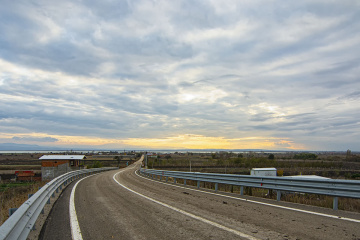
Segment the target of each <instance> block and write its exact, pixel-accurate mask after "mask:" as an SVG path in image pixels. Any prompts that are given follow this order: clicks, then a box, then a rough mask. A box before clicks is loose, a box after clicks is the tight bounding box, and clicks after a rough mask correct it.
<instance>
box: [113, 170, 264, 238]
mask: <svg viewBox="0 0 360 240" xmlns="http://www.w3.org/2000/svg"><path fill="white" fill-rule="evenodd" d="M121 172H122V171H120V172H117V173H115V174H114V175H113V179H114V181H115V182H116V183H117V184H119V185H120V186H121V187H123V188H125V189H126V190H128V191H130V192H132V193H135V194H137V195H139V196H140V197H143V198H145V199H147V200H150V201H152V202H154V203H157V204H159V205H161V206H163V207H167V208H169V209H171V210H174V211H176V212H179V213H182V214H184V215H186V216H188V217H191V218H194V219H196V220H199V221H202V222H204V223H207V224H210V225H212V226H214V227H217V228H220V229H222V230H225V231H228V232H230V233H233V234H235V235H238V236H240V237H242V238H246V239H249V240H258V238H255V237H253V236H251V235H248V234H246V233H242V232H240V231H237V230H234V229H231V228H228V227H225V226H223V225H221V224H218V223H216V222H212V221H210V220H207V219H205V218H202V217H200V216H197V215H194V214H192V213H189V212H186V211H184V210H181V209H179V208H176V207H173V206H170V205H168V204H166V203H163V202H160V201H158V200H155V199H153V198H150V197H148V196H145V195H143V194H141V193H138V192H136V191H134V190H132V189H130V188H128V187H126V186H124V185H123V184H121V183H120V182H119V181H118V180H116V178H115V177H116V175H118V174H119V173H121Z"/></svg>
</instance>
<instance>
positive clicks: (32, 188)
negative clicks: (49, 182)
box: [0, 182, 45, 224]
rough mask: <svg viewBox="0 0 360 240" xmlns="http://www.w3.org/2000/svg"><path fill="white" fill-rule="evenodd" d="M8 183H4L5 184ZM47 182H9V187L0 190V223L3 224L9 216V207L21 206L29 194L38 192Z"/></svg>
mask: <svg viewBox="0 0 360 240" xmlns="http://www.w3.org/2000/svg"><path fill="white" fill-rule="evenodd" d="M4 184H6V183H2V185H4ZM44 184H45V182H34V183H32V184H28V183H27V184H18V185H17V186H15V185H14V184H11V183H8V184H7V185H8V187H4V188H2V190H3V191H1V192H0V201H1V212H0V223H1V224H3V223H4V222H5V221H6V220H7V219H8V218H9V209H10V208H18V207H20V206H21V205H22V204H23V203H24V202H25V201H26V200H27V199H28V194H33V193H35V192H37V190H38V189H39V187H41V186H43V185H44Z"/></svg>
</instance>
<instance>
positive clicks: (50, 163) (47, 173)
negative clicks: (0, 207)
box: [39, 155, 86, 181]
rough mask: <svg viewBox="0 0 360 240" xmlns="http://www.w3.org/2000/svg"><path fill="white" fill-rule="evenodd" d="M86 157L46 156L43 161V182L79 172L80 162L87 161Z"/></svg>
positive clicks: (41, 158)
mask: <svg viewBox="0 0 360 240" xmlns="http://www.w3.org/2000/svg"><path fill="white" fill-rule="evenodd" d="M85 158H86V157H85V155H44V156H42V157H40V158H39V159H40V160H41V176H42V180H43V181H46V180H51V179H54V178H56V177H58V176H60V175H62V174H65V173H67V172H71V171H74V170H79V169H80V168H81V167H80V160H83V159H85Z"/></svg>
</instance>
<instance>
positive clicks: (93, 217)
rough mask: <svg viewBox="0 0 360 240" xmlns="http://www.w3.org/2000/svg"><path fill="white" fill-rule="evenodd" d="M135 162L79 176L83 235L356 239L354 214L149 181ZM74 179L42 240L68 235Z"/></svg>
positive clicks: (358, 228)
mask: <svg viewBox="0 0 360 240" xmlns="http://www.w3.org/2000/svg"><path fill="white" fill-rule="evenodd" d="M137 167H138V163H137V164H136V165H132V166H131V167H128V168H126V169H122V170H117V171H110V172H105V173H101V174H98V175H94V176H91V177H88V178H86V179H84V180H82V181H81V182H79V184H78V186H77V188H76V192H75V208H76V214H77V218H78V222H79V226H80V229H81V235H82V238H83V239H187V240H188V239H336V240H338V239H352V240H354V239H360V222H352V221H348V220H344V219H343V218H344V217H347V218H351V219H358V220H359V219H360V214H357V213H349V212H343V211H334V210H332V209H323V208H316V207H309V206H304V205H298V204H290V203H284V202H280V204H281V205H283V206H287V207H291V208H300V209H303V210H306V211H316V212H320V213H324V214H330V215H337V216H341V218H330V217H324V216H319V215H314V214H311V213H305V212H297V211H293V210H289V209H284V208H277V207H273V206H267V205H262V204H258V203H253V202H250V201H244V200H239V199H233V198H228V197H224V196H219V195H215V194H210V193H213V192H211V191H197V190H196V189H195V188H193V189H186V188H183V187H182V186H179V185H177V186H174V185H173V184H164V183H163V182H162V183H160V182H156V181H150V180H148V179H146V178H143V177H139V176H138V175H136V174H135V170H136V169H137ZM114 175H115V176H114ZM73 185H74V184H71V185H70V186H69V187H68V188H66V189H65V190H64V192H63V195H62V196H61V197H60V198H59V200H58V201H57V202H56V204H55V205H54V208H53V210H52V212H51V214H50V215H49V218H48V221H47V223H46V225H45V227H44V228H43V230H42V234H41V239H71V231H70V223H69V199H70V192H71V190H72V188H73ZM227 195H229V196H236V197H240V196H239V195H238V194H227ZM246 199H248V200H256V201H259V200H260V199H258V198H250V197H247V198H246ZM261 201H264V202H267V203H271V204H278V202H276V201H272V200H261Z"/></svg>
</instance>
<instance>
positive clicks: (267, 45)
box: [0, 0, 360, 150]
mask: <svg viewBox="0 0 360 240" xmlns="http://www.w3.org/2000/svg"><path fill="white" fill-rule="evenodd" d="M2 6H3V7H2V8H1V9H0V31H1V32H2V34H1V36H0V97H1V101H0V133H3V134H22V133H24V134H25V133H34V132H35V133H42V134H49V135H71V136H89V137H100V138H116V139H122V138H140V137H147V138H151V137H169V136H176V135H180V134H199V135H204V136H218V137H225V138H239V137H257V136H260V137H261V136H263V137H269V138H271V137H276V138H284V139H290V140H291V141H292V142H294V143H298V144H299V145H304V146H305V147H306V148H308V149H317V150H343V149H342V147H343V146H345V145H347V147H346V149H347V148H352V149H358V146H359V139H360V136H359V132H360V131H359V130H360V128H359V123H358V120H357V119H359V117H360V116H359V113H360V111H359V110H360V109H359V106H360V105H359V104H357V101H358V100H359V89H360V84H359V79H358V76H359V75H360V68H359V66H360V62H359V59H358V56H357V55H356V54H355V55H354V53H356V52H359V50H360V37H359V35H358V32H359V29H360V24H359V23H360V21H359V20H360V19H359V18H360V17H359V16H360V14H359V10H358V7H357V5H356V3H354V2H353V1H345V2H342V3H336V2H331V3H329V2H324V1H320V0H319V1H305V2H296V3H294V2H291V3H290V2H289V3H284V2H280V1H274V2H272V4H267V5H265V6H264V4H262V3H257V2H249V3H246V2H243V3H238V2H232V1H229V2H227V1H225V2H224V3H221V4H220V3H218V2H216V1H213V2H211V1H210V2H201V1H192V2H189V1H177V2H168V1H158V2H156V3H152V2H137V1H131V2H129V1H116V2H111V1H109V2H106V3H105V2H104V3H103V2H101V3H100V2H97V1H89V2H87V3H86V5H85V4H83V3H82V2H73V1H61V2H56V1H7V2H4V3H3V5H2ZM339 136H341V138H339ZM344 139H346V141H345V140H344ZM26 140H29V139H26V138H22V139H21V141H26ZM29 141H30V140H29ZM338 141H344V144H338V145H337V144H336V143H337V142H338ZM345 142H346V143H345ZM281 144H285V143H281ZM281 144H280V143H279V145H278V146H280V145H281ZM286 146H288V145H286ZM346 149H345V150H346Z"/></svg>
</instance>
